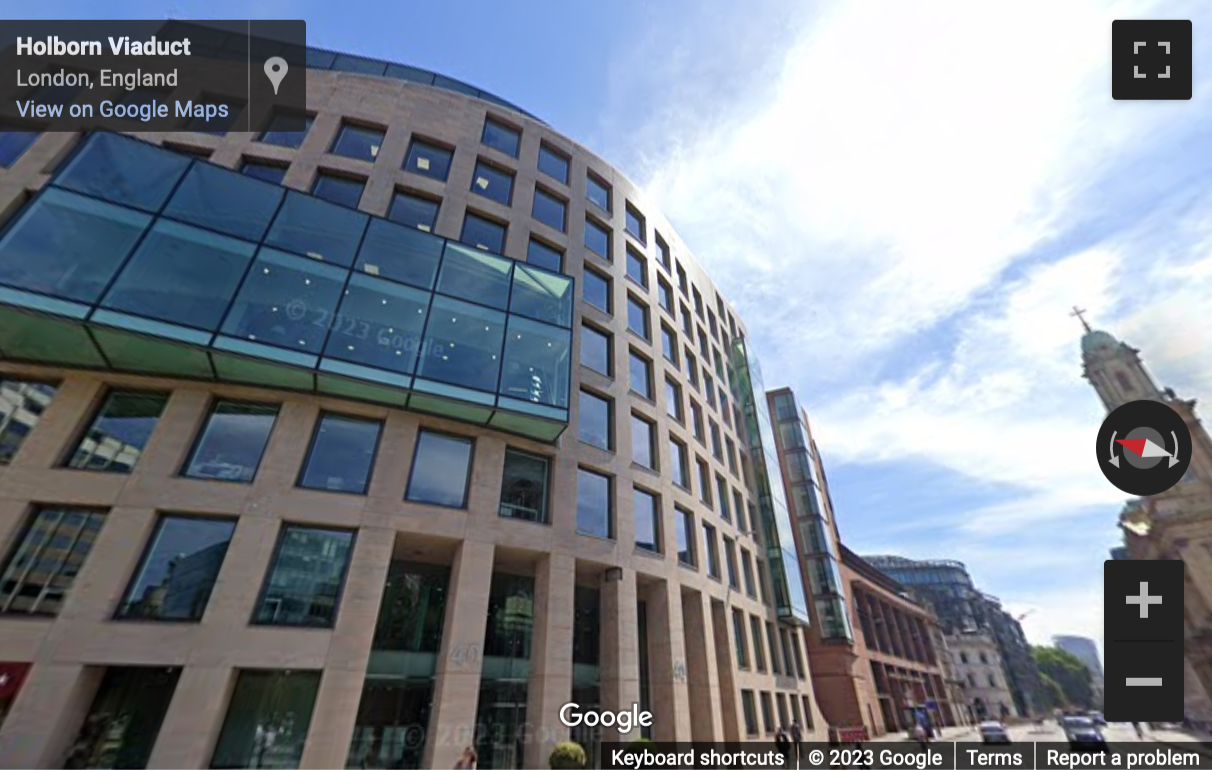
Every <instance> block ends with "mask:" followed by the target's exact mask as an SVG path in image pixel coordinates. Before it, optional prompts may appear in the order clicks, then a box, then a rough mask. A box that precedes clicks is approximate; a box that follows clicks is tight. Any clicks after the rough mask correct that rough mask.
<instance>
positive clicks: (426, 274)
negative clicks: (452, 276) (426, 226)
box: [354, 219, 443, 289]
mask: <svg viewBox="0 0 1212 770" xmlns="http://www.w3.org/2000/svg"><path fill="white" fill-rule="evenodd" d="M442 244H443V241H442V239H441V238H435V237H431V236H428V235H424V234H422V233H418V232H417V231H416V230H413V229H409V228H406V227H401V226H400V225H396V224H392V223H391V222H387V221H384V220H382V219H372V220H371V222H370V227H368V228H367V229H366V238H365V240H363V241H362V248H361V250H359V251H358V262H357V264H356V265H355V266H354V267H355V268H356V269H358V270H361V271H362V272H364V273H366V274H367V275H377V276H380V277H383V278H390V279H391V280H393V281H400V282H402V283H406V284H408V285H410V286H417V287H419V288H422V289H432V288H433V282H434V278H435V277H436V276H437V274H438V263H439V262H440V261H441V259H442Z"/></svg>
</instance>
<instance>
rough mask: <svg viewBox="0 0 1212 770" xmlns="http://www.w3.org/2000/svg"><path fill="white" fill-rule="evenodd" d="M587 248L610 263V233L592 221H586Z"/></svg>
mask: <svg viewBox="0 0 1212 770" xmlns="http://www.w3.org/2000/svg"><path fill="white" fill-rule="evenodd" d="M585 248H587V249H589V250H590V251H592V252H593V253H594V254H597V255H598V256H599V257H601V258H602V259H604V260H606V261H607V262H609V261H610V231H609V230H607V229H606V228H605V227H604V226H603V225H599V224H598V223H597V222H595V221H593V220H592V219H586V220H585Z"/></svg>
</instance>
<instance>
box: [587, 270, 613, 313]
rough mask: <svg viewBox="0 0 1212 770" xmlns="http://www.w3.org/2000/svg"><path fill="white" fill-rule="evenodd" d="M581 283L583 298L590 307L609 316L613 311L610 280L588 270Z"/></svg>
mask: <svg viewBox="0 0 1212 770" xmlns="http://www.w3.org/2000/svg"><path fill="white" fill-rule="evenodd" d="M581 283H582V284H583V286H582V287H581V291H582V292H584V294H583V295H582V298H583V299H584V300H585V302H587V303H588V304H590V305H593V306H594V307H596V308H597V309H598V310H601V311H602V312H603V313H606V314H607V315H609V314H610V313H611V312H613V311H612V305H611V302H610V279H609V278H607V277H606V276H604V275H602V274H601V273H598V272H596V271H594V270H590V269H588V268H586V269H585V274H584V278H583V279H582V281H581Z"/></svg>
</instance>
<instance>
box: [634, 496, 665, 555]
mask: <svg viewBox="0 0 1212 770" xmlns="http://www.w3.org/2000/svg"><path fill="white" fill-rule="evenodd" d="M632 508H633V510H634V518H635V547H636V548H640V549H643V550H645V551H652V552H653V553H661V503H660V498H658V497H657V496H656V495H654V494H652V493H651V492H647V491H645V490H643V489H640V488H639V487H635V488H633V490H632Z"/></svg>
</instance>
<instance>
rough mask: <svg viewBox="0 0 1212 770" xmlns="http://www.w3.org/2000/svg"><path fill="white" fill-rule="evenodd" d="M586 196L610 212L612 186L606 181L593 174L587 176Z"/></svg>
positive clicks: (603, 209) (591, 201)
mask: <svg viewBox="0 0 1212 770" xmlns="http://www.w3.org/2000/svg"><path fill="white" fill-rule="evenodd" d="M585 197H586V198H587V199H588V200H589V202H590V203H592V204H593V205H595V206H597V207H598V208H600V209H601V210H602V211H605V212H606V213H607V214H609V213H610V187H608V186H607V185H606V183H605V182H599V181H598V180H597V178H596V177H594V176H593V174H589V175H588V176H586V177H585Z"/></svg>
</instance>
